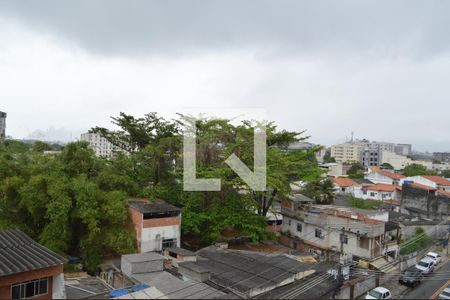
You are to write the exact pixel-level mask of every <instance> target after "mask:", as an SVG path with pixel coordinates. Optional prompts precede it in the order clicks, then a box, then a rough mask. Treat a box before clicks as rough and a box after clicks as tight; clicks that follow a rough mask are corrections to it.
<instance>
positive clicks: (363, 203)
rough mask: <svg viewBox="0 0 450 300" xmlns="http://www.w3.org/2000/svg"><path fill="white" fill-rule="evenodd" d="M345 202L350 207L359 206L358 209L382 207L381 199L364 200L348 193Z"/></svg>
mask: <svg viewBox="0 0 450 300" xmlns="http://www.w3.org/2000/svg"><path fill="white" fill-rule="evenodd" d="M347 204H348V205H349V206H350V207H354V208H360V209H369V210H377V209H380V208H381V207H383V201H378V200H364V199H361V198H356V197H354V196H353V195H349V196H348V197H347Z"/></svg>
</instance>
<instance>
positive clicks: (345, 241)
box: [341, 233, 348, 244]
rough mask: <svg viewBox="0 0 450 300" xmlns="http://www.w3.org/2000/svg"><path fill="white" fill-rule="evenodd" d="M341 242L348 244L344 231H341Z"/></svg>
mask: <svg viewBox="0 0 450 300" xmlns="http://www.w3.org/2000/svg"><path fill="white" fill-rule="evenodd" d="M341 243H343V244H348V236H347V235H346V234H344V233H341Z"/></svg>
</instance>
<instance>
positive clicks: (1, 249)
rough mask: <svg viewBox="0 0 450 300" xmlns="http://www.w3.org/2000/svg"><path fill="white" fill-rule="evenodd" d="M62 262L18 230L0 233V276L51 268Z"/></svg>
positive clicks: (58, 257)
mask: <svg viewBox="0 0 450 300" xmlns="http://www.w3.org/2000/svg"><path fill="white" fill-rule="evenodd" d="M64 261H65V260H64V258H62V257H61V256H59V255H57V254H56V253H54V252H52V251H50V250H49V249H47V248H45V247H44V246H42V245H40V244H38V243H36V242H35V241H34V240H32V239H31V238H30V237H29V236H27V235H26V234H25V233H23V232H22V231H20V230H18V229H10V230H3V231H0V276H6V275H12V274H16V273H22V272H27V271H33V270H38V269H42V268H48V267H53V266H57V265H60V264H63V263H64Z"/></svg>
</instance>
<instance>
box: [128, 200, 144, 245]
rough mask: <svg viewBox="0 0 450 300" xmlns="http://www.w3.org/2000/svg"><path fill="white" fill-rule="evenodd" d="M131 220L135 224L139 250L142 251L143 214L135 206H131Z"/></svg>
mask: <svg viewBox="0 0 450 300" xmlns="http://www.w3.org/2000/svg"><path fill="white" fill-rule="evenodd" d="M128 210H129V212H130V216H131V220H132V221H133V224H134V232H135V233H136V243H137V250H138V252H141V246H140V245H141V239H142V214H141V213H140V212H139V211H137V210H135V209H134V208H132V207H130V208H129V209H128Z"/></svg>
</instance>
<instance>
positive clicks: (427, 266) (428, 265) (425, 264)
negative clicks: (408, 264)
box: [416, 257, 434, 275]
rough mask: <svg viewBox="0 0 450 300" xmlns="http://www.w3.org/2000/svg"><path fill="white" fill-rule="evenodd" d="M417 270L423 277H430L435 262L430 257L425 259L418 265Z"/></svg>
mask: <svg viewBox="0 0 450 300" xmlns="http://www.w3.org/2000/svg"><path fill="white" fill-rule="evenodd" d="M416 268H417V269H419V270H420V271H421V272H422V274H423V275H429V274H431V273H433V271H434V260H432V259H431V258H429V257H424V258H422V259H421V260H420V261H419V262H418V263H417V264H416Z"/></svg>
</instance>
